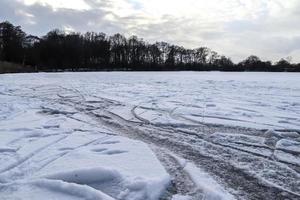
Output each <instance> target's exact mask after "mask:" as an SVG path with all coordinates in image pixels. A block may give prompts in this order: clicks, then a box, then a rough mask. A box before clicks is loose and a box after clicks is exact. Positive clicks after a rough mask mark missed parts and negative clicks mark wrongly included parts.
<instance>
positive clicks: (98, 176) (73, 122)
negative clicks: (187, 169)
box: [0, 75, 170, 200]
mask: <svg viewBox="0 0 300 200" xmlns="http://www.w3.org/2000/svg"><path fill="white" fill-rule="evenodd" d="M29 76H31V75H29ZM35 79H36V78H33V80H35ZM14 80H15V81H17V80H18V79H15V78H14ZM3 81H4V80H3V79H1V80H0V85H1V87H0V88H1V90H0V116H1V120H0V199H72V200H73V199H90V200H96V199H97V200H102V199H103V200H112V199H124V200H141V199H145V200H156V199H158V198H159V197H160V196H161V195H162V194H163V193H164V192H165V190H166V188H167V186H168V185H169V182H170V177H169V174H167V172H166V171H165V169H164V168H163V166H162V165H161V163H160V162H159V160H158V159H157V158H156V156H155V154H154V153H153V152H152V151H151V150H150V148H149V147H148V146H147V145H146V144H145V143H143V142H140V141H136V140H131V139H128V138H125V137H122V136H118V135H117V134H118V133H117V132H113V131H111V130H109V129H108V128H106V127H105V126H103V125H101V124H97V122H96V121H95V120H93V119H92V118H91V117H89V116H88V115H85V114H84V113H78V111H76V110H74V109H73V108H72V107H70V106H68V105H65V106H62V104H60V103H56V100H55V96H53V95H55V94H51V93H50V92H48V93H47V92H46V91H45V90H51V91H55V92H58V94H59V92H60V90H59V88H60V86H59V85H57V86H55V87H57V88H58V90H57V91H56V90H54V88H55V87H54V86H48V87H47V86H45V85H42V86H43V87H42V88H43V89H42V91H41V92H36V93H34V92H29V93H27V92H28V91H27V90H26V89H25V88H24V87H26V86H25V85H26V84H25V83H23V84H22V86H20V85H18V84H15V85H10V84H7V85H5V86H4V87H3V84H4V82H3ZM40 81H41V82H40V84H42V83H43V80H40ZM29 85H31V82H30V81H29V82H28V85H27V86H29ZM37 86H38V85H35V86H32V87H33V88H34V89H35V90H38V87H37ZM11 87H12V88H15V89H10V88H11ZM8 91H10V92H8ZM11 91H14V92H15V93H14V92H12V93H11ZM6 92H8V93H6ZM63 94H64V95H65V96H67V95H68V94H66V93H63ZM32 95H37V96H39V97H40V98H35V97H34V96H32ZM68 98H69V97H68ZM72 98H76V97H72ZM53 99H54V100H53Z"/></svg>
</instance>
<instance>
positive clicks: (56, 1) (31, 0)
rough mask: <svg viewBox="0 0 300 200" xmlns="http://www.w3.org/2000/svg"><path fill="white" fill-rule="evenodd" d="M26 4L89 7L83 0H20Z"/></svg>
mask: <svg viewBox="0 0 300 200" xmlns="http://www.w3.org/2000/svg"><path fill="white" fill-rule="evenodd" d="M21 1H23V2H24V3H25V4H26V5H32V4H35V3H40V4H42V5H50V6H51V7H53V9H59V8H69V9H77V10H84V9H89V8H90V7H89V6H88V5H87V4H86V3H85V2H84V0H69V1H68V0H21Z"/></svg>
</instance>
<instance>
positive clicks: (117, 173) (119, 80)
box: [0, 72, 300, 200]
mask: <svg viewBox="0 0 300 200" xmlns="http://www.w3.org/2000/svg"><path fill="white" fill-rule="evenodd" d="M299 180H300V74H299V73H247V72H245V73H224V72H90V73H38V74H3V75H0V196H1V197H3V198H4V199H18V198H21V197H22V198H27V199H37V200H38V199H41V198H43V197H45V195H46V196H47V197H53V198H56V199H70V200H71V199H72V200H73V199H103V200H112V199H122V200H158V199H161V200H179V199H180V200H182V199H184V200H189V199H197V200H198V199H203V198H204V199H207V200H215V199H218V200H219V199H220V200H228V199H285V198H287V199H299V198H300V193H299V191H300V182H299Z"/></svg>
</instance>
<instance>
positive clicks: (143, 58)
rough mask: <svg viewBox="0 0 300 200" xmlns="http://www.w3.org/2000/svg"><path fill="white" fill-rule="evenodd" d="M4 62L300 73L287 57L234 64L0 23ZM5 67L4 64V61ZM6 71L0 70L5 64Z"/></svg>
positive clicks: (137, 42)
mask: <svg viewBox="0 0 300 200" xmlns="http://www.w3.org/2000/svg"><path fill="white" fill-rule="evenodd" d="M0 61H3V62H4V61H5V62H10V63H17V64H20V65H21V66H23V69H24V70H23V71H24V72H25V71H60V70H64V71H66V70H72V71H89V70H96V71H98V70H99V71H101V70H128V71H129V70H135V71H150V70H157V71H158V70H168V71H169V70H196V71H211V70H219V71H300V64H291V63H290V62H288V61H287V60H285V59H281V60H280V61H278V62H276V63H274V64H272V63H271V62H270V61H262V60H260V59H259V58H258V57H257V56H249V57H248V58H247V59H245V60H244V61H242V62H240V63H238V64H235V63H233V62H232V61H231V59H230V58H228V57H226V56H223V55H219V54H218V53H217V52H215V51H212V50H211V49H209V48H207V47H200V48H196V49H186V48H184V47H181V46H177V45H172V44H169V43H166V42H156V43H154V44H150V43H147V42H145V41H144V40H143V39H141V38H138V37H136V36H132V37H129V38H126V37H124V36H123V35H121V34H115V35H113V36H107V35H106V34H104V33H95V32H87V33H85V34H81V33H65V32H64V31H60V30H53V31H50V32H49V33H47V34H46V35H45V36H43V37H37V36H33V35H28V34H26V33H25V32H24V31H22V29H21V27H20V26H14V25H13V24H11V23H9V22H7V21H5V22H2V23H0ZM0 65H1V63H0ZM0 67H1V66H0Z"/></svg>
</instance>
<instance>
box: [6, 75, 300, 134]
mask: <svg viewBox="0 0 300 200" xmlns="http://www.w3.org/2000/svg"><path fill="white" fill-rule="evenodd" d="M54 85H59V86H60V87H66V88H72V89H74V90H76V91H77V92H79V93H81V94H82V95H86V98H91V97H93V96H96V97H97V96H101V97H106V98H108V99H112V100H116V101H119V102H122V103H124V105H120V107H119V108H118V107H115V108H114V109H113V112H117V113H116V114H118V115H122V116H123V117H125V118H126V117H128V118H130V117H131V115H130V113H129V114H128V113H127V112H128V107H129V108H130V109H132V108H135V109H134V112H135V113H136V114H137V115H138V117H139V118H140V120H147V121H150V122H151V123H164V124H166V123H169V124H178V123H213V124H214V123H216V124H228V125H233V126H245V127H254V128H261V129H269V128H272V129H300V74H299V73H247V72H244V73H224V72H108V73H106V72H100V73H61V74H43V73H40V74H19V75H18V74H17V75H2V76H1V80H0V88H1V89H2V90H5V89H15V90H20V89H26V90H30V89H34V88H35V87H38V88H40V90H42V89H43V87H45V92H46V91H47V86H54ZM7 86H9V88H7ZM130 109H129V110H130Z"/></svg>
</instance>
